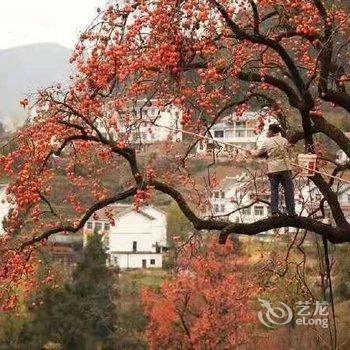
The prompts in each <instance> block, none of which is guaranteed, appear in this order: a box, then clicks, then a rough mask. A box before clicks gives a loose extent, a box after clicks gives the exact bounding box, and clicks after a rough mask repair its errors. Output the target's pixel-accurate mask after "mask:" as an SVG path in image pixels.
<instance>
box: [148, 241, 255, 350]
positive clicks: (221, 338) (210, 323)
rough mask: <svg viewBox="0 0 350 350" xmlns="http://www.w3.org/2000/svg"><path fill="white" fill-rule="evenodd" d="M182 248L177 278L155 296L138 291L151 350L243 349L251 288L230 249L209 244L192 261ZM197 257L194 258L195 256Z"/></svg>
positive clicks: (189, 252)
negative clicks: (241, 346) (238, 347)
mask: <svg viewBox="0 0 350 350" xmlns="http://www.w3.org/2000/svg"><path fill="white" fill-rule="evenodd" d="M193 253H194V251H193V250H192V249H190V247H187V249H186V250H185V251H183V253H182V255H181V257H180V259H179V265H178V271H179V273H178V275H177V276H176V277H175V278H174V279H171V280H168V281H167V282H164V283H163V285H162V287H161V290H160V292H155V291H153V290H150V289H144V290H143V295H142V298H143V303H144V306H145V312H146V315H147V316H148V318H149V323H148V326H147V337H148V340H149V344H150V348H151V349H184V350H185V349H208V350H210V349H213V350H214V349H233V348H236V347H237V346H239V345H243V344H247V343H248V342H249V340H248V328H249V325H251V324H253V323H254V314H253V311H252V300H253V299H254V295H255V294H256V292H257V287H255V286H254V283H253V282H252V280H251V279H249V277H248V276H247V274H246V269H245V268H244V265H245V264H246V262H245V261H244V259H243V258H241V257H238V256H236V255H235V256H233V253H234V248H233V246H232V244H228V245H227V246H225V247H222V246H218V245H217V244H213V243H211V244H210V245H209V246H208V247H207V249H204V250H203V249H201V252H200V254H199V255H198V256H193ZM197 253H198V252H197Z"/></svg>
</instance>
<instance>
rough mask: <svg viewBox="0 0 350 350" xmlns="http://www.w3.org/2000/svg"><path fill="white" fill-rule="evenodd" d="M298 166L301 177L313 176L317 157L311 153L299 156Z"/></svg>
mask: <svg viewBox="0 0 350 350" xmlns="http://www.w3.org/2000/svg"><path fill="white" fill-rule="evenodd" d="M298 165H299V167H300V170H301V173H300V174H301V175H302V176H307V177H312V176H315V170H316V166H317V155H316V154H313V153H307V154H299V155H298Z"/></svg>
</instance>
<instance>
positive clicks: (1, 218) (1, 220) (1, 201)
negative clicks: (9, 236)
mask: <svg viewBox="0 0 350 350" xmlns="http://www.w3.org/2000/svg"><path fill="white" fill-rule="evenodd" d="M6 189H7V184H0V235H2V234H4V233H5V220H6V217H7V215H8V214H9V212H10V210H11V208H13V205H12V204H11V203H9V202H8V200H7V194H6Z"/></svg>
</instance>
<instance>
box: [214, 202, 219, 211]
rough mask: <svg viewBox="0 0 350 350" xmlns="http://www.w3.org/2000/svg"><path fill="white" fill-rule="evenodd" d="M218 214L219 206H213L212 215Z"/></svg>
mask: <svg viewBox="0 0 350 350" xmlns="http://www.w3.org/2000/svg"><path fill="white" fill-rule="evenodd" d="M218 212H219V206H218V205H217V204H215V205H214V213H218Z"/></svg>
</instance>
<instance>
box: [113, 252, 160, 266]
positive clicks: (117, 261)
mask: <svg viewBox="0 0 350 350" xmlns="http://www.w3.org/2000/svg"><path fill="white" fill-rule="evenodd" d="M142 260H146V268H161V267H162V262H163V257H162V254H141V253H140V254H134V253H112V254H111V255H110V265H111V266H118V267H120V268H121V269H139V268H142V267H143V265H142ZM151 260H154V264H151Z"/></svg>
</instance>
